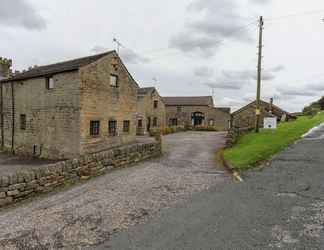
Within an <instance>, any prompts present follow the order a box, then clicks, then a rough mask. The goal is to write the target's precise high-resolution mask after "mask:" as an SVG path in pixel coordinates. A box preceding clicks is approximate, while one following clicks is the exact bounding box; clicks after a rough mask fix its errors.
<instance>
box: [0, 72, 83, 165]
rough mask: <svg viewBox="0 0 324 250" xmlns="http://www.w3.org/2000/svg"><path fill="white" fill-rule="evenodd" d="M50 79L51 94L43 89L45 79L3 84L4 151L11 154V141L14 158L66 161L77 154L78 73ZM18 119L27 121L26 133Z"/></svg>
mask: <svg viewBox="0 0 324 250" xmlns="http://www.w3.org/2000/svg"><path fill="white" fill-rule="evenodd" d="M53 79H54V89H50V90H48V89H47V88H46V78H45V77H40V78H33V79H28V80H24V81H17V82H13V83H10V82H9V83H4V84H3V112H4V146H5V150H8V151H10V150H11V147H12V137H13V140H14V150H15V152H16V153H17V154H23V155H34V156H37V157H41V158H49V159H67V158H73V157H77V156H78V155H79V154H80V80H79V75H78V72H77V71H75V72H67V73H60V74H56V75H54V76H53ZM12 87H13V94H14V102H12ZM13 103H14V107H13V105H12V104H13ZM13 111H14V112H13ZM21 115H25V117H26V127H25V129H22V128H21V123H20V116H21ZM13 117H14V136H12V127H13V126H12V125H13V124H12V119H13Z"/></svg>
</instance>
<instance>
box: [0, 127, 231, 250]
mask: <svg viewBox="0 0 324 250" xmlns="http://www.w3.org/2000/svg"><path fill="white" fill-rule="evenodd" d="M224 137H225V133H217V132H186V133H178V134H173V135H169V136H166V137H164V138H163V141H164V145H163V149H164V156H163V157H161V158H158V159H153V160H149V161H146V162H143V163H140V164H138V165H136V166H133V167H131V168H125V169H121V170H116V171H113V172H111V173H109V174H106V175H104V176H101V177H98V178H96V179H93V180H90V181H88V182H86V183H84V184H81V185H78V186H74V187H73V188H70V189H68V190H65V191H62V192H58V193H55V194H50V195H48V196H47V197H42V198H37V199H33V200H32V201H30V202H26V203H23V204H20V205H19V206H17V207H16V208H9V209H6V210H2V211H1V212H0V228H1V230H0V249H24V250H29V249H84V248H87V247H90V249H91V246H94V245H97V244H99V243H101V242H103V241H107V240H109V238H110V236H111V234H113V233H114V232H116V231H119V230H121V229H125V228H128V227H129V226H130V225H134V224H137V223H140V222H145V221H146V220H147V219H148V218H150V217H152V216H153V215H155V214H156V213H157V212H158V211H159V210H161V209H165V208H168V207H171V206H173V205H175V204H176V203H177V202H179V201H183V200H186V199H187V198H189V196H190V195H192V194H193V193H197V192H200V191H204V190H208V189H210V188H212V187H214V188H215V186H222V185H223V184H224V182H228V181H229V178H228V177H226V176H225V174H224V173H223V172H222V171H220V170H219V169H217V166H216V163H215V151H216V150H217V148H220V147H221V146H223V145H224V142H225V138H224Z"/></svg>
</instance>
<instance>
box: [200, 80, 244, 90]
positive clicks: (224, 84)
mask: <svg viewBox="0 0 324 250" xmlns="http://www.w3.org/2000/svg"><path fill="white" fill-rule="evenodd" d="M241 84H242V83H241V82H239V81H226V80H225V81H217V82H205V83H204V85H206V86H208V87H210V88H216V89H229V90H230V89H232V90H238V89H241V87H242V85H241Z"/></svg>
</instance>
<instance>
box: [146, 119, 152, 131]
mask: <svg viewBox="0 0 324 250" xmlns="http://www.w3.org/2000/svg"><path fill="white" fill-rule="evenodd" d="M150 129H151V117H147V124H146V130H147V132H149V131H150Z"/></svg>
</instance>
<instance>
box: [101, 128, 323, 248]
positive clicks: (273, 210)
mask: <svg viewBox="0 0 324 250" xmlns="http://www.w3.org/2000/svg"><path fill="white" fill-rule="evenodd" d="M320 129H321V130H322V132H320V131H319V130H318V131H317V132H314V133H312V134H310V135H307V137H306V138H305V139H303V140H300V141H299V142H298V143H296V144H295V145H292V146H291V147H289V148H288V149H287V150H285V151H284V152H282V153H280V154H279V155H277V156H276V157H275V158H274V159H273V161H272V162H271V164H270V165H267V166H264V168H263V169H262V170H261V171H260V170H254V171H250V172H248V173H247V174H245V176H244V179H245V182H244V183H239V184H233V183H224V186H223V187H222V189H221V190H220V189H219V187H215V188H214V189H210V190H209V191H207V192H200V193H197V194H195V195H193V196H192V197H191V199H190V200H186V201H185V202H183V203H181V204H178V205H177V206H176V207H173V208H171V209H168V210H165V211H163V212H162V213H160V215H159V216H158V217H155V218H153V219H150V220H149V221H148V222H147V223H145V224H141V225H136V226H133V227H131V228H130V229H128V230H125V231H123V232H121V233H117V234H115V235H113V236H112V237H111V239H110V240H109V241H107V242H105V243H104V244H101V245H99V246H98V247H97V248H96V249H118V250H126V249H132V250H135V249H138V250H146V249H147V250H178V249H179V250H180V249H186V250H190V249H192V250H197V249H203V250H205V249H206V250H207V249H208V250H209V249H217V250H221V249H229V250H230V249H231V250H232V249H242V250H251V249H256V250H260V249H285V250H289V249H307V250H312V249H314V250H315V249H324V244H323V241H324V234H323V228H324V227H323V226H324V137H323V133H324V131H323V126H322V127H321V128H320Z"/></svg>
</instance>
